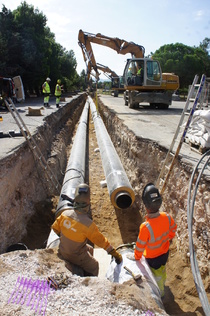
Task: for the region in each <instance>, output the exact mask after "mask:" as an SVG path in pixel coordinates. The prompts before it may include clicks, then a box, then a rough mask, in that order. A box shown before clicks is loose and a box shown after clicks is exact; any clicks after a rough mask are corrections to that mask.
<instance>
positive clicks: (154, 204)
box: [142, 183, 162, 213]
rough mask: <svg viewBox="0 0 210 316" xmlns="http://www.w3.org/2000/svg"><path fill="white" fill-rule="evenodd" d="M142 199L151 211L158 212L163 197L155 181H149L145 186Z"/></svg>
mask: <svg viewBox="0 0 210 316" xmlns="http://www.w3.org/2000/svg"><path fill="white" fill-rule="evenodd" d="M142 200H143V203H144V205H145V207H146V209H147V210H148V212H149V213H155V212H157V211H158V210H159V208H160V206H161V204H162V198H161V195H160V193H159V190H158V189H157V188H156V187H155V185H154V184H153V183H148V184H147V185H146V186H145V187H144V190H143V193H142Z"/></svg>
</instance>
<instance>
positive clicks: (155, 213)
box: [128, 183, 177, 297]
mask: <svg viewBox="0 0 210 316" xmlns="http://www.w3.org/2000/svg"><path fill="white" fill-rule="evenodd" d="M142 200H143V203H144V205H145V208H146V211H147V216H146V221H145V222H144V223H142V224H141V225H140V230H139V235H138V238H137V241H136V248H135V250H134V257H133V258H132V257H129V256H128V258H129V259H133V260H140V259H141V257H142V255H144V257H145V258H146V261H147V263H148V264H149V266H150V269H151V271H152V273H153V275H154V277H155V279H156V282H157V284H158V287H159V289H160V293H161V297H163V296H164V287H165V282H166V262H167V260H168V255H169V245H170V241H171V240H172V239H173V238H174V237H175V233H176V229H177V225H176V223H175V221H174V220H173V218H172V217H171V215H169V214H168V213H166V212H160V211H159V208H160V206H161V204H162V198H161V195H160V193H159V190H158V189H157V188H156V187H155V186H154V184H153V183H148V184H147V185H146V186H145V188H144V190H143V194H142Z"/></svg>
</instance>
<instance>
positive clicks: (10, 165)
mask: <svg viewBox="0 0 210 316" xmlns="http://www.w3.org/2000/svg"><path fill="white" fill-rule="evenodd" d="M86 97H87V95H86V94H85V93H83V94H79V95H77V96H76V97H74V99H72V100H71V101H70V102H69V103H68V104H66V105H65V106H64V107H62V108H60V109H59V110H58V111H56V112H55V113H52V114H51V115H49V116H47V117H46V120H45V123H44V125H42V126H41V127H39V128H38V130H37V132H36V134H34V135H33V137H34V139H35V141H36V143H37V145H38V147H39V148H40V150H41V152H42V155H43V156H44V157H45V159H46V160H47V162H48V165H49V166H50V168H51V170H52V171H53V173H54V175H55V176H56V177H57V179H58V181H59V183H60V184H61V185H62V181H63V176H64V173H65V168H66V164H67V159H68V157H67V149H66V148H67V146H68V145H69V144H70V143H71V139H72V135H73V132H74V129H75V124H76V123H77V122H78V120H79V118H80V115H81V113H82V110H83V107H84V104H85V101H86ZM0 183H1V186H0V196H1V207H0V231H1V243H0V253H3V252H5V251H6V249H7V247H8V246H9V245H11V244H13V243H17V242H19V241H20V240H21V239H22V238H23V236H24V235H26V227H27V223H28V221H29V219H30V218H31V217H32V216H33V214H34V212H35V207H34V205H35V204H36V203H38V202H40V201H42V200H46V199H47V198H48V197H50V196H52V195H53V194H55V192H54V188H53V186H51V185H50V183H49V182H47V179H46V177H45V174H44V171H43V169H42V168H41V167H40V166H39V164H38V162H37V161H36V160H35V159H34V156H33V154H32V152H31V150H30V148H29V147H28V144H27V142H24V143H23V145H22V146H20V147H19V148H18V149H17V150H16V151H15V152H14V153H13V154H11V155H9V156H8V157H6V158H4V159H2V160H1V161H0Z"/></svg>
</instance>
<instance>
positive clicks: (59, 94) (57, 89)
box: [55, 83, 61, 97]
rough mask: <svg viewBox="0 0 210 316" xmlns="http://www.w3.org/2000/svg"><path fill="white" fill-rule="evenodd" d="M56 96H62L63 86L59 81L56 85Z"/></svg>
mask: <svg viewBox="0 0 210 316" xmlns="http://www.w3.org/2000/svg"><path fill="white" fill-rule="evenodd" d="M55 96H56V97H60V96H61V86H60V85H59V84H58V83H57V84H56V86H55Z"/></svg>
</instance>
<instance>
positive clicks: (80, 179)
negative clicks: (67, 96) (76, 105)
mask: <svg viewBox="0 0 210 316" xmlns="http://www.w3.org/2000/svg"><path fill="white" fill-rule="evenodd" d="M88 113H89V102H86V104H85V107H84V109H83V112H82V115H81V117H80V121H79V125H78V128H77V132H76V135H75V138H74V143H73V146H72V149H71V155H70V158H69V161H68V165H67V168H66V171H65V176H64V180H63V184H62V188H61V193H60V197H59V202H58V206H57V210H56V212H55V217H58V216H59V215H60V214H61V213H62V212H63V211H64V210H67V209H69V208H72V206H73V199H74V194H75V189H76V187H77V186H78V185H79V184H81V183H84V181H85V161H86V159H85V158H86V142H87V126H88Z"/></svg>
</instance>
